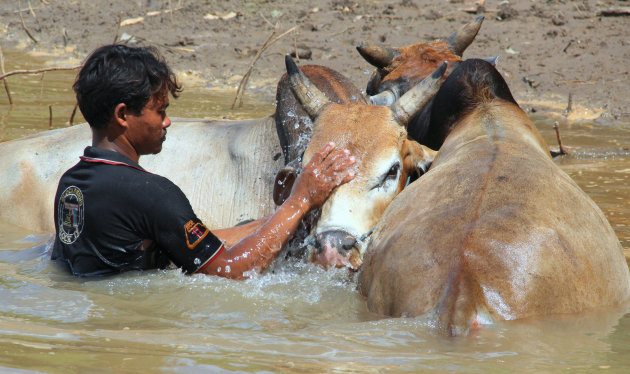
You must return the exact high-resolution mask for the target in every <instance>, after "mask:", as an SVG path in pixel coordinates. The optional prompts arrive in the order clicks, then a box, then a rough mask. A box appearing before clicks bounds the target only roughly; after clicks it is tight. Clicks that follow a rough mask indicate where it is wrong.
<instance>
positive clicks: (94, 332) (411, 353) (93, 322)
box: [0, 67, 630, 373]
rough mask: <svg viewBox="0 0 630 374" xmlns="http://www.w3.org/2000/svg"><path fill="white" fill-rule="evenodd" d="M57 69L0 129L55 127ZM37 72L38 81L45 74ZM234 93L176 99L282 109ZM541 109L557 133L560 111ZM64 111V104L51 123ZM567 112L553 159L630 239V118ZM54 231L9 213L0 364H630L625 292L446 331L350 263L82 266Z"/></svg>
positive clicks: (60, 96) (59, 87) (346, 367)
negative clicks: (360, 290)
mask: <svg viewBox="0 0 630 374" xmlns="http://www.w3.org/2000/svg"><path fill="white" fill-rule="evenodd" d="M25 68H26V67H25ZM7 70H10V69H7ZM55 74H65V73H60V72H58V73H55ZM52 75H53V73H49V74H48V75H47V76H46V78H45V87H44V94H41V92H42V91H41V88H39V91H38V89H32V88H31V90H32V92H34V93H35V95H34V96H31V97H30V98H28V95H27V93H26V91H19V90H18V86H27V85H26V83H22V84H18V83H15V82H16V81H17V80H12V81H11V82H10V83H12V90H14V91H16V93H15V95H14V96H15V97H16V99H18V98H19V99H20V100H24V101H23V102H22V103H20V102H18V105H16V108H14V109H13V111H11V113H10V115H7V112H8V106H7V105H5V102H4V101H0V103H1V104H0V113H2V115H4V116H5V117H4V118H5V122H4V123H3V125H2V126H3V127H1V128H0V129H1V130H2V131H4V136H3V137H2V139H4V140H6V139H11V138H16V137H20V136H24V135H28V134H30V133H33V132H36V131H43V130H45V129H46V128H47V127H48V104H49V103H50V101H49V100H51V98H54V100H59V101H55V103H56V104H54V105H53V108H57V107H58V108H59V113H69V112H70V111H71V109H72V108H71V107H72V105H73V102H72V96H71V93H70V92H69V90H68V88H67V86H68V85H69V83H68V82H71V81H72V77H73V74H72V73H70V74H66V75H65V78H57V79H59V83H55V84H53V83H52ZM49 78H51V81H49V80H48V79H49ZM25 79H26V78H25ZM27 79H30V81H31V83H33V84H35V85H36V86H37V85H38V84H41V81H40V80H39V78H37V77H31V78H27ZM49 89H51V90H54V91H53V93H48V91H47V90H49ZM38 95H40V96H41V98H38ZM231 98H232V96H231V94H225V93H220V94H216V93H208V92H204V91H203V90H199V89H190V90H189V91H188V92H186V93H185V94H184V95H182V97H181V99H179V100H177V101H174V102H173V105H172V107H171V108H169V111H170V114H171V115H173V116H182V117H205V116H207V117H222V116H224V115H225V116H228V117H230V118H235V116H236V117H241V118H252V117H259V116H262V115H265V114H268V113H269V112H270V111H272V110H273V109H272V108H270V106H269V105H268V104H265V101H264V100H261V101H260V103H254V104H252V105H251V106H248V107H246V108H245V109H244V111H243V112H240V113H236V114H235V113H233V112H230V111H229V110H228V109H227V108H228V106H229V104H231ZM212 105H215V107H212ZM22 108H26V109H22ZM248 110H249V111H251V112H247V111H248ZM42 112H43V114H41V113H42ZM62 117H63V118H62ZM7 118H8V121H7V120H6V119H7ZM533 118H534V120H535V121H536V124H537V126H538V127H539V128H540V129H541V131H542V133H543V135H544V137H545V138H546V140H547V141H548V142H549V144H550V145H554V146H555V140H554V133H553V130H552V125H553V121H554V119H551V118H547V117H544V116H535V117H533ZM65 121H67V118H65V117H64V116H61V115H60V116H59V122H54V125H53V127H55V128H56V127H62V126H65ZM42 123H43V125H42ZM560 126H561V129H562V132H563V135H564V142H565V144H567V145H570V146H571V147H573V148H572V154H571V155H570V156H565V157H563V158H560V159H558V160H557V162H558V163H559V165H560V166H561V167H562V168H563V169H564V170H565V171H566V172H567V173H569V174H570V175H571V176H572V177H573V178H574V179H575V180H576V181H577V182H578V183H579V184H580V186H581V187H582V188H583V189H584V190H585V191H586V192H587V193H588V194H589V195H590V196H592V197H593V199H594V200H595V201H596V202H597V203H598V204H599V205H600V206H601V207H602V209H603V210H604V212H605V213H606V215H607V217H608V218H609V220H610V221H611V223H612V224H613V226H614V228H615V231H616V233H617V235H618V237H619V239H620V240H621V242H622V244H623V245H624V247H625V248H628V247H630V229H629V228H628V226H627V224H628V222H630V220H629V218H630V205H629V203H628V201H630V188H629V187H628V186H629V184H628V178H630V150H629V149H628V148H627V147H628V144H629V141H630V123H626V122H610V121H605V120H597V121H587V122H580V123H577V122H574V123H567V122H564V121H560ZM1 133H2V132H0V134H1ZM0 183H1V179H0ZM49 241H50V236H46V235H44V236H34V235H31V233H30V232H28V231H27V230H24V229H21V228H17V227H14V226H11V225H9V224H8V223H2V222H0V372H29V373H33V372H47V373H83V372H116V373H138V372H147V373H148V372H157V371H165V372H174V373H192V372H194V373H216V372H219V373H223V372H339V373H352V372H357V373H365V372H399V371H409V372H419V371H433V372H565V371H566V370H567V369H569V370H573V371H577V372H593V371H603V372H615V373H618V372H627V370H628V369H629V368H630V355H629V354H628V347H630V313H629V312H630V307H629V306H623V307H621V308H618V309H614V310H605V311H593V312H592V313H588V314H584V315H580V316H555V317H548V318H543V319H536V320H524V321H519V322H516V323H514V322H513V323H502V324H498V325H494V326H489V327H486V328H483V329H481V330H480V331H478V332H476V333H474V334H473V335H471V336H468V337H463V338H457V339H448V338H443V337H439V336H436V335H434V334H433V333H432V330H431V329H430V328H429V327H428V326H426V325H425V323H424V322H423V321H422V320H420V319H379V318H376V317H375V316H373V315H371V314H370V313H368V312H367V311H366V309H365V304H364V302H363V301H362V300H361V298H360V297H359V295H358V294H357V292H356V290H355V278H354V276H353V275H349V274H348V273H346V272H345V271H339V270H333V271H328V272H325V271H322V270H320V269H319V268H317V267H314V266H311V265H308V264H300V263H285V264H282V265H281V266H279V267H278V268H277V269H275V272H274V273H273V274H267V275H265V276H262V277H259V278H256V279H251V280H247V281H244V282H235V281H229V280H224V279H218V278H214V277H204V276H192V277H186V276H183V275H181V274H180V273H179V272H177V271H151V272H145V273H143V274H140V273H129V274H125V275H123V276H120V277H117V278H105V279H96V280H83V279H76V278H74V277H71V276H68V275H67V274H65V273H64V272H63V271H62V270H60V269H58V268H57V267H56V266H55V265H54V264H51V263H50V261H49V260H48V257H49V254H48V253H49V250H50V247H49V244H48V243H49Z"/></svg>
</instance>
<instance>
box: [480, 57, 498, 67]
mask: <svg viewBox="0 0 630 374" xmlns="http://www.w3.org/2000/svg"><path fill="white" fill-rule="evenodd" d="M483 60H484V61H486V62H489V63H490V64H491V65H492V66H494V67H495V68H496V67H497V61H499V56H494V57H486V58H484V59H483Z"/></svg>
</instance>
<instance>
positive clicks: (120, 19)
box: [114, 12, 122, 43]
mask: <svg viewBox="0 0 630 374" xmlns="http://www.w3.org/2000/svg"><path fill="white" fill-rule="evenodd" d="M121 22H122V12H120V13H119V14H118V25H116V35H114V43H116V42H117V41H118V33H119V32H120V24H121Z"/></svg>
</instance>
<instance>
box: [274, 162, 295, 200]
mask: <svg viewBox="0 0 630 374" xmlns="http://www.w3.org/2000/svg"><path fill="white" fill-rule="evenodd" d="M297 176H298V172H297V170H296V169H295V168H293V167H291V166H286V167H284V168H283V169H282V170H280V171H279V172H278V174H276V181H275V182H274V184H273V201H274V202H275V203H276V205H278V206H280V205H282V204H283V203H284V202H285V201H286V200H287V199H288V198H289V196H290V195H291V189H293V183H295V180H296V179H297Z"/></svg>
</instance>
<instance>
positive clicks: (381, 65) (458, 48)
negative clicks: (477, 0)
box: [357, 16, 484, 149]
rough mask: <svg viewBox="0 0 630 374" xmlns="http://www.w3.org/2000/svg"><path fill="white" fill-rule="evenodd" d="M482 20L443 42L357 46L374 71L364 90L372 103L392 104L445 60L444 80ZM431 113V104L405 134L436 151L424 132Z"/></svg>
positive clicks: (432, 142) (475, 34) (460, 59)
mask: <svg viewBox="0 0 630 374" xmlns="http://www.w3.org/2000/svg"><path fill="white" fill-rule="evenodd" d="M483 20H484V17H483V16H480V17H477V19H475V20H474V21H473V22H471V23H469V24H466V25H464V26H462V27H461V28H460V29H459V30H458V31H456V32H455V33H453V34H452V35H451V36H449V37H447V38H446V39H444V40H436V41H433V42H431V43H424V42H423V43H416V44H412V45H410V46H406V47H399V48H388V47H380V46H367V45H360V46H358V47H357V50H358V51H359V53H360V54H361V56H363V58H365V60H366V61H367V62H369V63H370V64H372V65H373V66H375V67H376V68H377V70H376V71H375V72H374V73H373V74H372V76H371V77H370V80H369V82H368V85H367V90H366V93H367V94H368V95H370V96H371V99H370V100H371V102H372V103H374V104H379V105H388V104H391V103H392V102H393V101H395V100H396V99H397V98H398V97H400V96H401V95H402V94H404V93H405V92H407V90H408V89H410V88H411V87H413V86H415V85H416V84H418V83H419V82H421V81H422V80H423V79H425V78H426V77H427V76H428V75H429V74H431V72H432V71H433V70H435V69H436V68H437V67H438V66H439V65H440V64H441V63H442V62H444V61H446V62H447V63H448V68H447V70H446V73H445V74H444V78H446V77H448V75H449V74H450V73H451V71H452V70H453V69H454V68H455V67H457V65H458V64H459V63H460V62H461V61H462V55H463V53H464V51H465V50H466V48H468V46H469V45H470V44H471V43H472V42H473V40H474V39H475V37H476V36H477V33H478V32H479V29H480V28H481V24H482V23H483ZM430 111H431V103H429V104H428V105H427V106H426V108H425V110H424V111H422V113H420V114H419V115H418V116H416V117H415V118H414V119H413V120H412V121H411V122H410V123H409V125H408V127H407V131H408V133H409V137H410V138H411V139H414V140H416V141H419V142H420V143H422V144H424V145H426V146H427V147H429V148H432V149H437V148H438V147H437V144H436V143H435V142H434V141H433V139H432V137H433V134H432V133H427V132H426V131H425V129H426V128H427V127H428V126H427V123H428V121H429V116H428V113H429V112H430Z"/></svg>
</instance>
